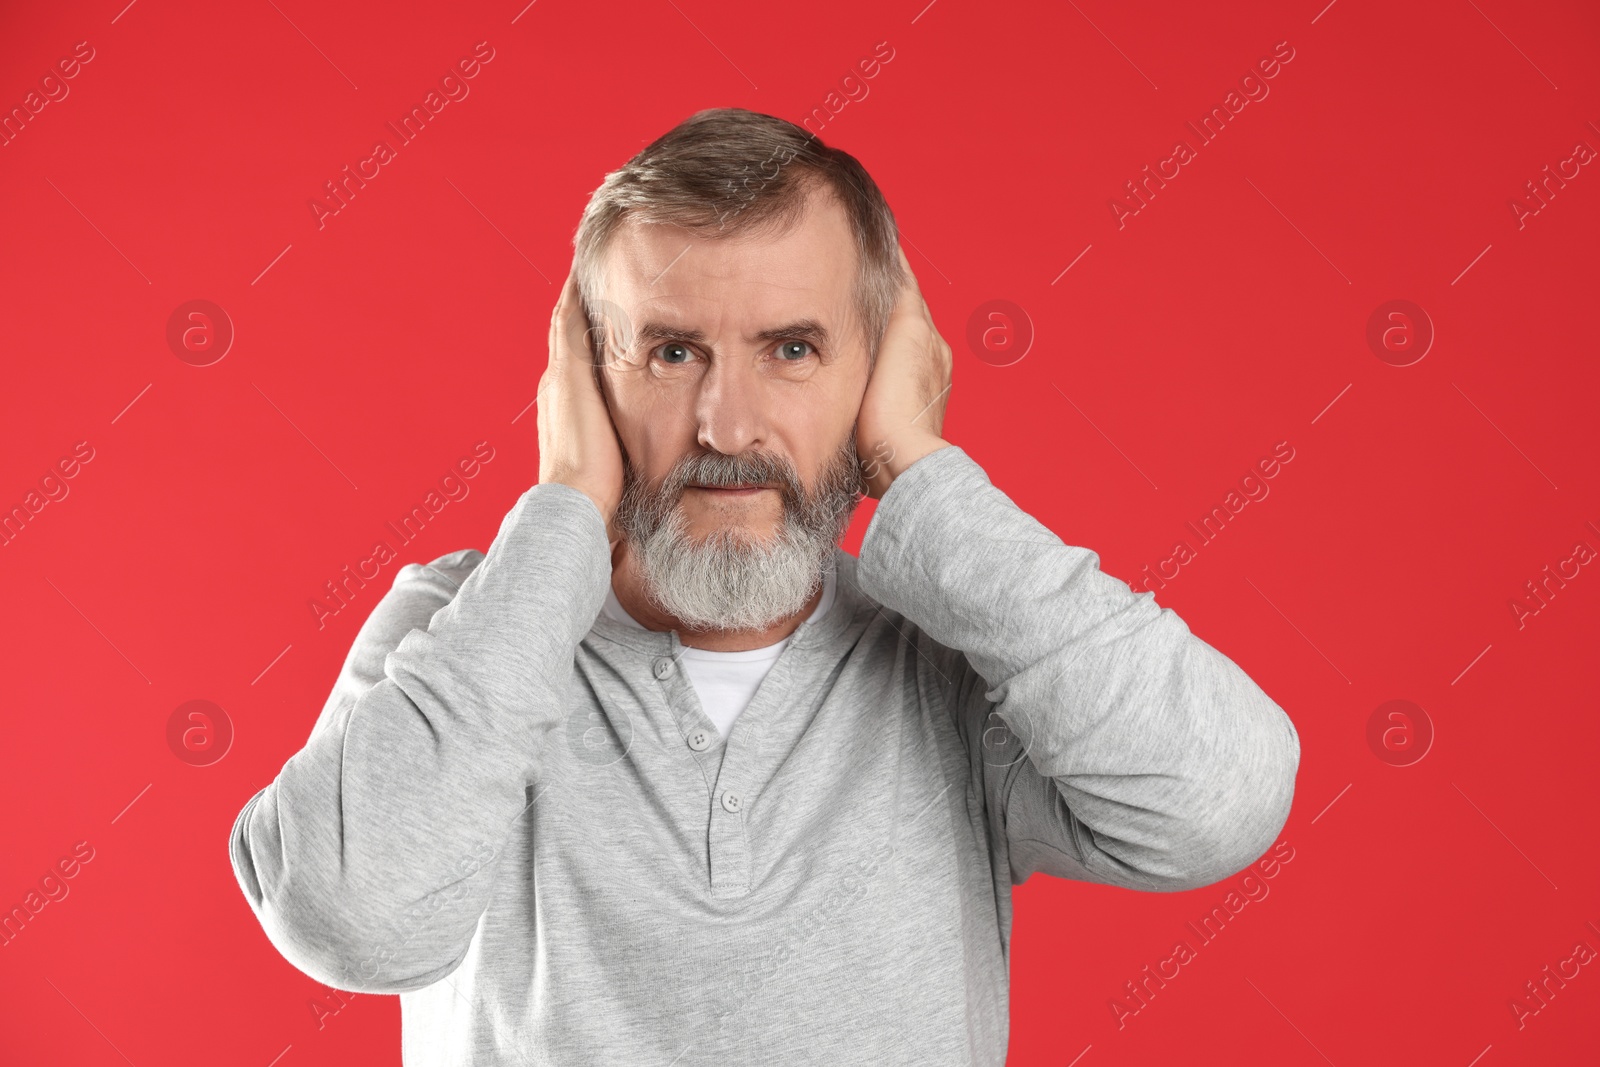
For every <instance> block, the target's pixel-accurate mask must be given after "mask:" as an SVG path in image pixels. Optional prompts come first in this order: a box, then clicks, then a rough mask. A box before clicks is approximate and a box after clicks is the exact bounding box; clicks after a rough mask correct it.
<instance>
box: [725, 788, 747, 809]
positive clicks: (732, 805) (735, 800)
mask: <svg viewBox="0 0 1600 1067" xmlns="http://www.w3.org/2000/svg"><path fill="white" fill-rule="evenodd" d="M742 803H743V801H741V800H740V799H739V794H738V793H730V792H724V793H723V794H722V810H723V811H733V812H736V811H738V810H739V805H740V804H742Z"/></svg>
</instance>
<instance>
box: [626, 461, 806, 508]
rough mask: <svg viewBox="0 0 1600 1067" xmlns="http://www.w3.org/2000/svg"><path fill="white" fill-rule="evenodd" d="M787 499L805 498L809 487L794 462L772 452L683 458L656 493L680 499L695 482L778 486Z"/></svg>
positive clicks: (674, 466)
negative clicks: (802, 481) (806, 486)
mask: <svg viewBox="0 0 1600 1067" xmlns="http://www.w3.org/2000/svg"><path fill="white" fill-rule="evenodd" d="M774 484H775V486H776V488H777V489H778V490H779V491H780V492H782V493H783V496H784V498H785V499H786V500H789V501H793V502H796V503H798V502H799V501H801V500H803V499H804V498H805V486H804V485H803V484H802V483H801V481H800V476H799V474H798V473H797V472H796V471H795V469H794V464H792V463H790V462H789V461H788V460H786V459H784V458H783V457H781V456H777V455H774V454H772V453H770V452H760V451H756V452H741V453H739V454H738V455H734V456H728V455H724V454H722V453H721V452H699V453H696V454H694V455H692V456H685V457H684V458H683V459H681V460H679V461H678V462H677V463H675V464H674V465H673V467H672V470H670V471H668V472H667V474H666V476H665V477H664V478H662V480H661V485H660V486H658V487H657V488H656V491H655V495H656V496H658V497H662V498H667V499H672V500H676V499H678V498H679V497H680V496H682V495H683V491H684V489H686V488H688V487H689V486H691V485H709V486H729V485H774Z"/></svg>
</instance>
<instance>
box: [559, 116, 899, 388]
mask: <svg viewBox="0 0 1600 1067" xmlns="http://www.w3.org/2000/svg"><path fill="white" fill-rule="evenodd" d="M819 186H820V187H821V188H823V189H825V190H828V191H830V192H831V193H832V194H833V196H834V197H835V198H836V199H837V200H838V201H839V203H840V204H841V205H842V206H843V207H844V210H845V215H846V217H847V218H848V219H849V221H850V228H851V230H852V232H853V233H854V236H855V243H856V251H857V256H856V276H855V282H854V287H855V311H856V320H857V325H858V326H859V327H860V329H861V333H862V338H863V340H864V342H865V343H866V347H867V356H868V359H869V366H870V365H871V364H872V363H875V362H876V360H877V355H878V346H879V344H880V343H881V342H882V339H883V334H884V331H885V330H886V329H887V328H888V325H889V316H890V314H891V313H892V312H893V311H894V306H895V301H896V300H897V298H898V296H899V291H900V286H901V283H902V274H903V270H902V268H901V266H900V256H899V251H900V235H899V229H898V227H897V226H896V225H895V220H894V213H893V212H892V211H890V210H889V205H888V202H887V201H885V200H884V198H883V193H882V192H880V191H879V189H878V186H877V183H875V182H874V181H873V180H872V176H871V175H869V174H868V173H867V171H866V169H865V168H864V167H862V166H861V164H860V163H859V162H857V161H856V158H855V157H854V156H852V155H850V153H848V152H846V151H844V150H843V149H839V148H829V147H827V146H826V145H824V144H823V143H822V142H821V141H820V140H818V139H817V136H816V135H815V134H813V133H810V132H808V131H807V130H805V129H804V128H802V127H800V126H797V125H795V124H794V123H792V122H788V121H786V120H784V119H780V118H775V117H773V116H771V115H763V114H760V113H758V112H754V111H747V110H745V109H744V108H734V107H724V108H711V109H708V110H705V111H698V112H696V113H695V114H693V115H691V116H690V117H689V118H687V119H685V120H684V121H682V122H680V123H679V124H678V125H677V126H674V127H673V128H672V129H670V130H668V131H667V132H666V133H664V134H662V135H661V136H660V137H658V138H656V139H655V140H654V141H652V142H650V144H649V145H647V146H646V147H645V148H644V150H643V151H641V152H640V153H639V154H638V155H636V156H634V157H633V158H632V159H630V160H629V161H628V162H627V163H626V164H624V165H623V166H622V167H621V168H620V169H618V170H614V171H612V172H611V173H610V174H607V175H606V177H605V181H604V182H602V183H601V184H600V187H599V188H598V189H596V190H595V191H594V193H593V194H592V195H591V196H590V198H589V203H588V206H587V207H585V208H584V212H583V218H582V220H581V221H580V222H579V223H578V230H577V233H576V234H575V235H574V236H573V246H574V253H575V254H574V266H575V269H576V271H577V275H578V292H579V295H580V297H581V299H582V302H583V309H584V312H585V313H586V314H587V315H588V316H589V322H590V323H591V324H592V325H597V324H599V323H600V322H601V321H602V319H603V316H602V315H601V314H600V308H601V304H602V302H603V296H602V293H603V289H604V284H603V283H604V269H603V258H604V253H605V251H606V249H607V247H608V246H609V244H610V242H611V238H612V236H613V235H614V234H615V233H616V231H617V229H618V227H619V226H621V225H622V223H623V222H624V221H625V220H627V219H629V218H633V219H637V220H639V221H641V222H645V223H666V224H670V225H674V226H680V227H682V228H684V229H686V230H688V231H689V232H691V233H692V234H694V235H695V236H697V237H702V238H708V239H713V240H715V239H718V238H722V237H730V236H733V235H735V234H749V233H762V232H765V233H771V234H782V233H785V232H787V231H788V230H789V228H790V227H792V226H793V225H794V224H795V223H797V222H798V221H799V220H800V218H801V216H802V215H803V214H804V211H805V207H806V200H807V197H808V195H809V194H810V192H811V191H812V190H813V189H814V188H817V187H819Z"/></svg>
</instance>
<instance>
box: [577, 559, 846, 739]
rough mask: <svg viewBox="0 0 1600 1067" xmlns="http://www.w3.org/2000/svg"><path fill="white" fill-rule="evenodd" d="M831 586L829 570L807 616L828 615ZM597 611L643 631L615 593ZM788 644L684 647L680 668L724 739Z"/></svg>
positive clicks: (783, 641) (607, 597)
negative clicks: (738, 649) (716, 649)
mask: <svg viewBox="0 0 1600 1067" xmlns="http://www.w3.org/2000/svg"><path fill="white" fill-rule="evenodd" d="M833 586H834V571H833V568H832V567H829V568H828V569H827V570H826V572H825V573H824V574H823V578H822V599H821V600H819V601H818V602H817V607H816V610H815V611H813V612H812V613H811V615H810V616H809V617H811V618H817V619H820V618H822V616H823V615H825V614H827V612H828V609H829V608H830V607H832V606H833ZM600 610H601V612H602V613H603V614H604V615H605V616H606V618H608V619H614V620H616V621H617V622H620V623H624V624H626V625H629V626H633V627H636V628H637V629H640V630H643V629H645V627H644V626H643V624H641V623H640V622H639V621H638V620H637V619H635V618H634V617H633V616H632V615H629V614H628V613H627V611H625V610H624V609H623V607H622V603H621V601H619V600H618V599H617V594H616V593H615V592H614V591H613V590H611V589H610V588H607V589H606V602H605V606H604V607H602V608H601V609H600ZM792 636H794V635H793V634H791V635H790V637H792ZM788 643H789V638H788V637H785V638H784V639H783V640H781V641H779V642H777V643H776V644H772V645H767V646H766V647H765V648H752V649H748V650H747V651H744V652H712V651H709V650H708V649H704V648H690V647H688V646H687V645H686V646H684V649H683V653H682V662H683V669H684V670H685V671H687V672H688V674H689V682H690V684H692V685H693V686H694V691H695V693H696V694H698V695H699V697H700V706H701V707H702V708H704V709H705V713H706V717H707V718H709V719H710V720H711V721H712V723H713V724H714V725H715V726H716V728H717V732H718V733H720V734H721V735H722V736H723V737H724V738H726V737H727V736H728V733H729V731H731V730H732V729H733V721H734V720H735V719H737V718H738V717H739V713H740V712H742V711H744V709H745V708H746V707H748V706H749V705H750V698H751V697H753V696H755V695H756V689H757V687H759V686H760V685H761V680H762V679H763V678H765V677H766V676H767V671H769V670H771V669H772V665H773V664H774V663H776V662H777V660H778V654H779V653H780V652H782V651H783V648H784V646H785V645H787V644H788Z"/></svg>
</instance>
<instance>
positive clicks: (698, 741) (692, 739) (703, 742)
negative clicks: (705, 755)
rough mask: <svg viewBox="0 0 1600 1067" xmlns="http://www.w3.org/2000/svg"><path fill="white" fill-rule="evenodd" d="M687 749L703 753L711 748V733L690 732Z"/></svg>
mask: <svg viewBox="0 0 1600 1067" xmlns="http://www.w3.org/2000/svg"><path fill="white" fill-rule="evenodd" d="M689 747H690V748H692V749H694V750H695V751H696V752H704V751H705V750H706V749H708V748H710V747H711V731H709V730H692V731H690V733H689Z"/></svg>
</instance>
